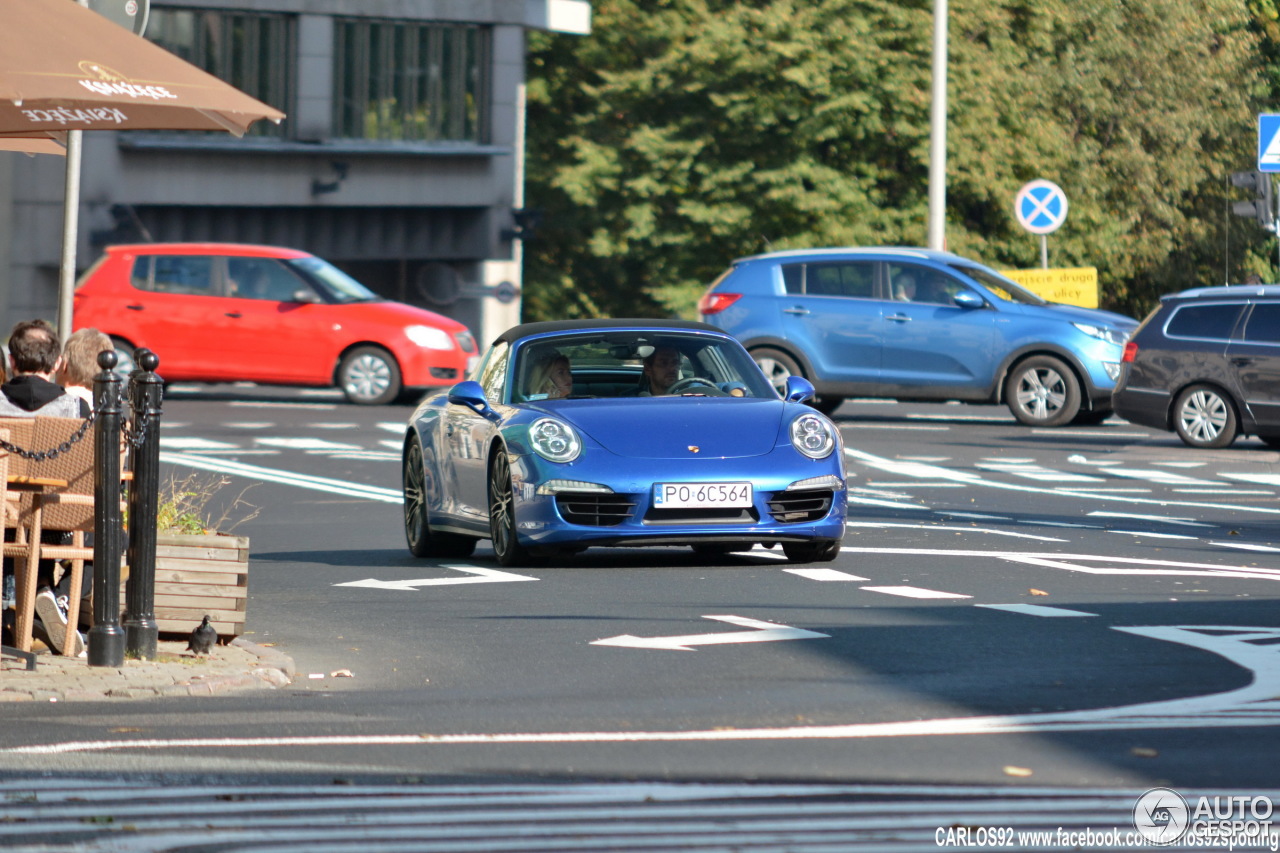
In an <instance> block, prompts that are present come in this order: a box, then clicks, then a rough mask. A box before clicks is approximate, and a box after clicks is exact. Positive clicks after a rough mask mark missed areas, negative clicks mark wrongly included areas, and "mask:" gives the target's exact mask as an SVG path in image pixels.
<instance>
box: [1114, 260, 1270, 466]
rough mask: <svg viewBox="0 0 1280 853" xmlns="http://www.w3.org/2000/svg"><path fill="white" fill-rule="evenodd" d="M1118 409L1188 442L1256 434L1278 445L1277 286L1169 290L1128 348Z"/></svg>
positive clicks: (1214, 442) (1220, 443) (1209, 443)
mask: <svg viewBox="0 0 1280 853" xmlns="http://www.w3.org/2000/svg"><path fill="white" fill-rule="evenodd" d="M1112 405H1113V406H1114V407H1115V411H1116V414H1118V415H1120V416H1121V417H1123V418H1125V419H1126V420H1129V421H1132V422H1133V423H1136V424H1142V425H1143V426H1150V427H1155V428H1157V429H1165V430H1172V431H1174V432H1177V433H1178V435H1179V436H1180V437H1181V438H1182V440H1183V441H1184V442H1186V443H1187V444H1189V445H1191V446H1192V447H1226V446H1227V445H1229V444H1230V443H1231V442H1233V441H1235V439H1236V436H1238V435H1256V436H1258V437H1259V438H1261V439H1262V440H1263V441H1265V442H1266V443H1267V444H1269V445H1271V446H1273V447H1280V286H1277V285H1233V286H1229V287H1205V288H1197V289H1195V290H1187V291H1183V292H1182V293H1176V294H1171V295H1169V296H1165V297H1163V298H1162V299H1161V300H1160V307H1158V308H1157V309H1156V310H1155V311H1153V312H1151V314H1150V315H1148V317H1147V318H1146V319H1145V320H1143V321H1142V325H1141V326H1139V327H1138V330H1137V331H1136V332H1135V333H1134V335H1133V337H1132V338H1131V339H1130V340H1129V342H1128V344H1126V346H1125V351H1124V368H1123V371H1122V373H1121V376H1120V381H1119V383H1118V384H1117V385H1116V390H1115V393H1114V394H1113V395H1112Z"/></svg>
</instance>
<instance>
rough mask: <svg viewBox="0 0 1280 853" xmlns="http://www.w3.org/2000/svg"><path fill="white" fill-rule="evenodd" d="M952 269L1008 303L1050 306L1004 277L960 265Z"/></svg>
mask: <svg viewBox="0 0 1280 853" xmlns="http://www.w3.org/2000/svg"><path fill="white" fill-rule="evenodd" d="M951 267H952V269H955V270H958V271H959V272H962V273H964V274H965V275H967V276H969V278H971V279H973V280H974V281H976V282H978V283H979V284H981V285H982V286H983V287H985V288H986V289H987V290H990V291H991V292H992V293H994V294H995V295H996V296H999V297H1000V298H1001V299H1003V300H1004V301H1006V302H1016V303H1018V304H1020V305H1048V304H1049V302H1048V301H1047V300H1045V299H1044V298H1042V297H1040V296H1039V295H1037V294H1035V293H1032V292H1031V291H1030V290H1027V289H1026V288H1025V287H1023V286H1022V285H1020V284H1018V283H1017V282H1015V281H1012V280H1010V279H1007V278H1005V277H1004V276H1002V275H996V274H995V273H992V272H990V271H989V270H983V269H978V268H977V267H967V266H961V265H959V264H952V265H951Z"/></svg>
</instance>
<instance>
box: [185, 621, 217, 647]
mask: <svg viewBox="0 0 1280 853" xmlns="http://www.w3.org/2000/svg"><path fill="white" fill-rule="evenodd" d="M216 642H218V629H217V628H215V627H213V626H212V625H210V624H209V617H208V616H207V615H206V616H205V617H204V621H203V622H201V623H200V624H199V625H197V626H196V628H195V630H194V631H192V632H191V641H190V642H188V643H187V651H189V652H195V653H196V654H197V655H207V654H209V651H210V650H211V649H212V648H213V645H214V643H216Z"/></svg>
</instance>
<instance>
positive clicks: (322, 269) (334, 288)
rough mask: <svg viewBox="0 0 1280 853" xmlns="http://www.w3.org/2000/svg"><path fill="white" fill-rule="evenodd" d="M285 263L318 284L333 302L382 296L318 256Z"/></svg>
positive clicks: (371, 300)
mask: <svg viewBox="0 0 1280 853" xmlns="http://www.w3.org/2000/svg"><path fill="white" fill-rule="evenodd" d="M285 263H286V264H288V265H289V266H291V267H293V268H294V269H296V270H298V271H300V272H301V273H302V274H303V275H304V276H305V277H306V278H307V279H308V280H309V281H313V282H315V283H316V284H318V285H320V287H321V289H322V290H323V291H324V293H325V295H326V296H328V297H329V298H330V300H332V301H333V302H337V303H339V304H342V303H347V302H373V301H376V300H379V299H381V298H382V297H381V296H379V295H378V294H376V293H374V292H373V291H372V290H370V289H369V288H367V287H365V286H364V285H363V284H361V283H360V282H358V281H356V280H355V279H354V278H352V277H351V276H349V275H347V274H346V273H344V272H343V271H342V270H340V269H338V268H337V267H335V266H334V265H333V264H331V263H329V262H328V261H325V260H321V259H320V258H294V259H292V260H288V261H285Z"/></svg>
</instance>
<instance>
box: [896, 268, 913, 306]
mask: <svg viewBox="0 0 1280 853" xmlns="http://www.w3.org/2000/svg"><path fill="white" fill-rule="evenodd" d="M893 298H894V299H897V300H898V301H899V302H912V301H914V300H915V298H916V280H915V276H913V275H911V274H910V273H900V274H899V275H898V276H897V277H896V278H895V279H894V285H893Z"/></svg>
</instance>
